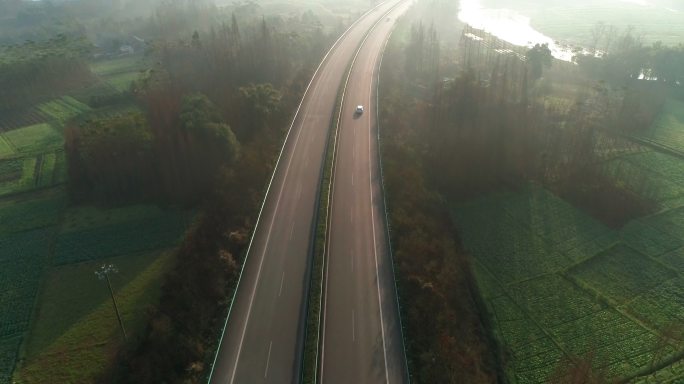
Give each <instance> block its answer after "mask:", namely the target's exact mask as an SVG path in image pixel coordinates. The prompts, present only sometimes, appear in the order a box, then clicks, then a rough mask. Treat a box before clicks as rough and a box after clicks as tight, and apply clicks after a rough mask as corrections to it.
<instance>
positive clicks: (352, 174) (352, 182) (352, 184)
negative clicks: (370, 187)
mask: <svg viewBox="0 0 684 384" xmlns="http://www.w3.org/2000/svg"><path fill="white" fill-rule="evenodd" d="M352 185H354V171H352Z"/></svg>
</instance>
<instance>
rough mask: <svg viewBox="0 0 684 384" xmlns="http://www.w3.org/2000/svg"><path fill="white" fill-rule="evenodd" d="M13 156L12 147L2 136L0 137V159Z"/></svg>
mask: <svg viewBox="0 0 684 384" xmlns="http://www.w3.org/2000/svg"><path fill="white" fill-rule="evenodd" d="M12 154H14V147H12V144H10V143H9V142H8V141H7V140H6V139H5V138H4V137H3V136H2V135H0V159H2V158H3V157H8V156H10V155H12Z"/></svg>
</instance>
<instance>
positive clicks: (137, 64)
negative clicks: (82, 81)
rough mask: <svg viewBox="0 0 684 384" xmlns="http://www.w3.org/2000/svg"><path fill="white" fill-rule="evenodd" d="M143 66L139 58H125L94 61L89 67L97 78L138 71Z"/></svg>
mask: <svg viewBox="0 0 684 384" xmlns="http://www.w3.org/2000/svg"><path fill="white" fill-rule="evenodd" d="M143 66H144V62H143V60H142V58H141V57H140V56H125V57H120V58H116V59H110V60H99V61H95V62H93V63H92V64H91V65H90V70H91V71H93V73H95V74H97V75H98V76H111V75H116V74H120V73H124V72H134V71H138V70H139V69H140V68H142V67H143Z"/></svg>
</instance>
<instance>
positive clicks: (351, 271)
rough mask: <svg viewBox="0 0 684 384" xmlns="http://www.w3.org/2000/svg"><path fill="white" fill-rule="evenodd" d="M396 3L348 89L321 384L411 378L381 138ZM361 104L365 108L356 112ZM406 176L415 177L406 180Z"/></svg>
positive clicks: (368, 43)
mask: <svg viewBox="0 0 684 384" xmlns="http://www.w3.org/2000/svg"><path fill="white" fill-rule="evenodd" d="M410 5H411V4H410V2H408V1H406V2H403V3H401V4H400V5H399V6H397V7H396V8H395V9H394V10H393V11H392V12H391V13H390V14H389V15H388V17H387V18H386V19H384V20H381V21H380V22H379V23H378V24H377V25H376V26H375V27H374V28H373V30H372V31H371V32H370V33H369V34H368V37H367V39H366V40H365V41H364V43H363V46H362V47H361V48H360V50H359V52H358V55H357V56H356V58H355V61H354V64H353V66H352V68H351V72H350V74H349V79H348V82H347V85H346V88H345V92H344V99H343V104H342V114H341V117H340V121H339V137H338V146H337V153H336V157H335V165H334V172H333V188H332V198H331V206H332V208H331V218H330V222H329V223H330V224H329V225H330V226H329V237H328V238H329V244H328V245H329V246H328V249H327V263H326V272H325V274H326V283H325V284H326V285H325V301H324V315H323V319H324V320H323V339H322V355H321V365H320V370H319V373H320V376H319V378H320V380H319V382H320V383H323V384H332V383H393V384H394V383H407V382H409V380H408V377H407V368H406V365H405V359H404V349H403V344H402V343H403V341H402V335H401V327H400V322H399V310H398V307H397V305H398V304H397V300H396V292H395V286H394V280H393V271H392V264H391V256H390V254H389V250H388V239H387V229H386V228H387V227H386V223H385V215H384V208H383V204H384V201H383V195H382V184H381V175H380V169H379V163H378V161H379V154H378V143H377V133H378V131H377V129H378V126H377V119H376V118H377V114H376V112H377V109H376V108H377V105H376V104H377V103H376V101H377V95H376V85H377V84H376V81H377V75H378V71H379V62H380V58H381V55H382V52H383V50H384V46H385V42H386V41H387V39H388V37H389V34H390V32H391V30H392V28H393V25H394V22H395V20H396V18H397V17H398V16H399V15H401V14H402V13H403V12H405V11H406V10H407V9H408V7H409V6H410ZM357 105H363V106H364V108H365V111H364V113H363V114H361V115H359V114H355V109H356V106H357ZM407 182H410V181H408V180H407Z"/></svg>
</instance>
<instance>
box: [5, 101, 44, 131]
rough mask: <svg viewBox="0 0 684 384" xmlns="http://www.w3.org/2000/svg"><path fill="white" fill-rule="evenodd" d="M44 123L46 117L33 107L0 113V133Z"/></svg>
mask: <svg viewBox="0 0 684 384" xmlns="http://www.w3.org/2000/svg"><path fill="white" fill-rule="evenodd" d="M46 121H47V116H45V115H44V114H43V113H41V112H40V110H39V109H38V108H35V107H34V108H27V109H24V110H14V111H2V113H0V132H3V131H9V130H11V129H16V128H20V127H25V126H28V125H36V124H40V123H44V122H46Z"/></svg>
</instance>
